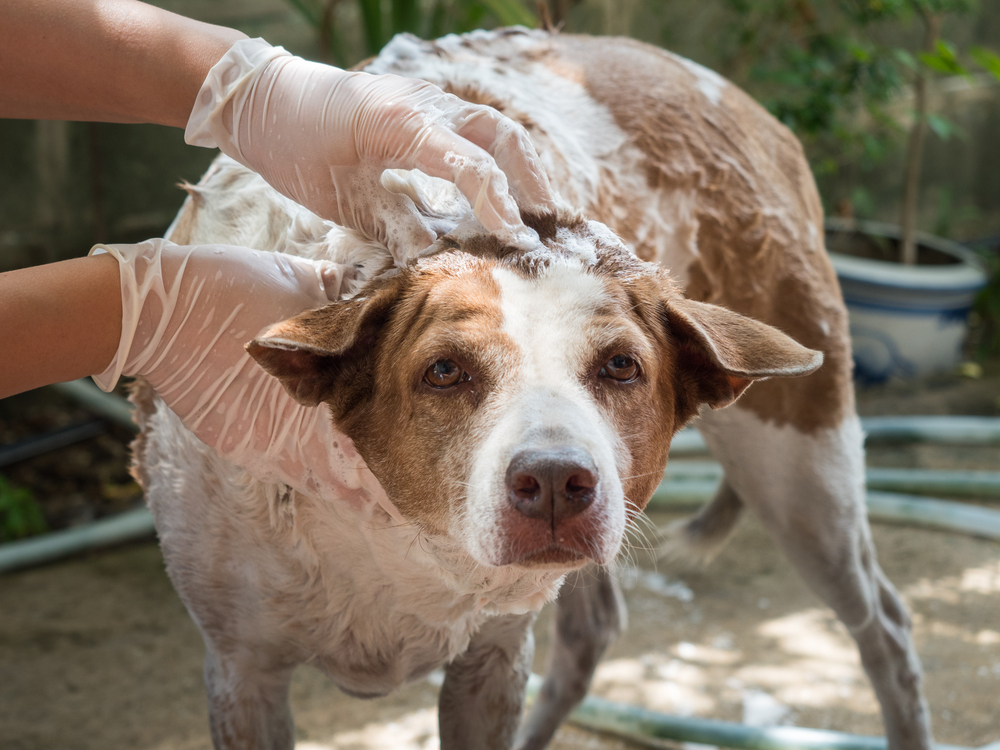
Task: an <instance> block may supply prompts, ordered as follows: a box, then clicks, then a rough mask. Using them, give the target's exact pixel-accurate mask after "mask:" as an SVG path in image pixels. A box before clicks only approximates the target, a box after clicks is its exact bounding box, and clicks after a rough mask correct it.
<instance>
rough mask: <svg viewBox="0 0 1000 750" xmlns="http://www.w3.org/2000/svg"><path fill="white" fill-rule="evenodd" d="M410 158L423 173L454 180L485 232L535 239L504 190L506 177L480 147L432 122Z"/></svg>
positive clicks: (515, 241)
mask: <svg viewBox="0 0 1000 750" xmlns="http://www.w3.org/2000/svg"><path fill="white" fill-rule="evenodd" d="M413 160H414V162H415V164H414V166H416V167H417V168H418V169H420V170H421V171H422V172H423V173H424V174H428V175H430V176H431V177H440V178H442V179H445V180H449V181H451V182H453V183H455V185H456V186H457V187H458V189H459V190H460V191H461V192H462V195H464V196H465V197H466V199H467V200H468V201H469V204H470V205H471V206H472V212H473V214H475V216H476V218H477V219H479V222H480V223H481V224H482V225H483V226H484V227H485V228H486V230H487V231H488V232H490V233H492V234H495V235H497V236H498V237H500V238H501V239H502V240H504V241H505V242H508V243H511V244H522V243H531V242H532V241H537V236H536V235H535V234H534V232H532V231H531V230H530V229H528V228H527V227H525V226H524V224H523V222H522V221H521V212H520V211H519V210H518V207H517V203H515V202H514V198H513V196H511V194H510V192H509V191H508V189H507V176H506V175H505V174H504V173H503V172H502V171H501V169H500V167H498V166H497V163H496V161H494V159H493V157H492V156H490V155H489V153H487V152H486V151H485V150H483V149H482V148H480V147H479V146H477V145H475V144H474V143H472V142H470V141H468V140H466V139H465V138H463V137H462V136H460V135H458V134H457V133H454V132H453V131H451V130H448V129H447V128H444V127H442V126H439V125H431V126H429V127H428V129H427V131H426V133H425V137H424V138H423V140H422V141H421V143H420V145H419V146H418V148H417V149H416V151H415V152H414V154H413Z"/></svg>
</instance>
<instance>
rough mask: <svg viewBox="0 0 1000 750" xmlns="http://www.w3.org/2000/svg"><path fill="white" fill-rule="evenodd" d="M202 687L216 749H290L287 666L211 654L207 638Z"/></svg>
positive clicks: (252, 656) (249, 655) (246, 655)
mask: <svg viewBox="0 0 1000 750" xmlns="http://www.w3.org/2000/svg"><path fill="white" fill-rule="evenodd" d="M206 646H207V647H208V653H207V654H206V656H205V687H206V688H207V689H208V714H209V717H208V718H209V724H210V726H211V729H212V745H213V746H214V747H215V750H292V748H293V747H294V746H295V723H294V721H293V720H292V712H291V709H290V708H289V705H288V686H289V683H290V682H291V678H292V667H291V666H289V665H287V664H284V663H280V662H279V663H275V660H273V659H267V658H266V657H265V655H264V654H263V653H261V652H254V651H253V650H252V649H247V650H244V651H242V652H241V653H231V652H222V651H216V650H215V649H214V648H213V646H212V644H211V643H209V642H208V641H207V640H206Z"/></svg>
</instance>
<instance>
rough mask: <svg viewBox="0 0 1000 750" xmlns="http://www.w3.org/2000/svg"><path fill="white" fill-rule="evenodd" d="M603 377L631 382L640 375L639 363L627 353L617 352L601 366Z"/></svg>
mask: <svg viewBox="0 0 1000 750" xmlns="http://www.w3.org/2000/svg"><path fill="white" fill-rule="evenodd" d="M601 377H602V378H611V379H612V380H617V381H618V382H619V383H631V382H632V381H633V380H635V379H636V378H637V377H639V363H638V362H636V361H635V360H634V359H632V358H631V357H630V356H628V355H627V354H616V355H615V356H613V357H612V358H611V359H609V360H608V361H607V362H606V363H605V364H604V367H602V368H601Z"/></svg>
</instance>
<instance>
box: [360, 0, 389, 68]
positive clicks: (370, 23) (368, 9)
mask: <svg viewBox="0 0 1000 750" xmlns="http://www.w3.org/2000/svg"><path fill="white" fill-rule="evenodd" d="M358 5H359V6H361V20H362V25H363V26H364V27H365V42H366V43H367V46H368V54H369V55H376V54H378V51H379V50H380V49H382V47H383V46H384V45H385V43H386V42H387V41H388V40H387V39H386V38H385V37H383V36H382V3H380V2H379V0H358Z"/></svg>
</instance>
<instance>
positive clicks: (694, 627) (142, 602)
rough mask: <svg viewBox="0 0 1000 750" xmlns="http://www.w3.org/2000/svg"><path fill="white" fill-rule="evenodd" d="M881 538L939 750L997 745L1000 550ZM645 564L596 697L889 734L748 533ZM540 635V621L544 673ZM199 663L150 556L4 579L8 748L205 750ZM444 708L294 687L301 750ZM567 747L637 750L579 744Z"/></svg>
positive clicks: (412, 736) (813, 611)
mask: <svg viewBox="0 0 1000 750" xmlns="http://www.w3.org/2000/svg"><path fill="white" fill-rule="evenodd" d="M972 386H974V388H975V389H978V390H977V391H976V393H977V395H976V396H975V398H973V399H972V401H971V402H969V403H970V404H972V405H967V404H966V405H963V404H965V402H963V401H962V399H964V398H966V397H967V391H968V390H969V387H970V386H963V385H962V384H961V383H959V384H958V385H957V386H956V385H955V383H951V384H950V385H948V384H944V385H939V386H935V387H934V388H930V389H928V388H924V389H923V390H922V391H920V392H908V391H906V390H905V389H904V390H903V391H901V392H900V391H899V390H898V389H897V390H895V391H894V390H892V389H888V390H882V391H877V392H872V393H871V394H869V395H868V396H867V397H866V399H867V400H866V401H865V403H863V409H865V410H867V411H879V412H882V413H886V412H890V413H891V412H899V411H913V410H920V411H925V412H935V411H938V412H939V411H940V410H942V409H946V410H953V411H966V412H968V411H975V410H977V409H979V410H982V409H986V408H987V407H988V406H989V404H990V403H992V401H991V399H995V398H996V395H997V394H998V393H1000V388H997V387H996V386H997V383H996V382H993V383H992V385H991V384H990V382H987V383H985V385H984V384H983V383H982V382H980V383H974V384H972ZM928 394H929V395H928ZM961 394H966V395H961ZM976 404H978V406H976ZM984 404H986V406H984ZM870 460H871V461H872V462H873V463H877V464H881V465H899V466H905V465H921V466H933V467H949V466H968V467H970V468H976V467H978V468H993V469H997V468H998V467H1000V453H998V452H997V451H996V450H993V449H991V450H986V449H949V450H945V449H941V448H929V447H926V446H924V447H910V448H883V449H873V450H872V451H870ZM671 518H672V517H671V516H666V515H663V514H654V515H653V517H652V521H653V523H654V524H655V525H662V524H665V523H667V522H668V521H669V520H671ZM875 538H876V543H877V546H878V549H879V554H880V559H881V561H882V564H883V567H884V568H885V569H886V571H887V573H888V574H889V576H890V577H891V578H892V579H893V580H894V581H895V582H896V584H897V586H898V587H899V588H900V590H901V591H902V593H903V595H904V596H905V598H906V599H907V601H908V602H909V604H910V606H911V608H912V609H913V613H914V620H915V634H916V640H917V646H918V649H919V651H920V653H921V656H922V658H923V662H924V666H925V670H926V674H927V693H928V697H929V700H930V704H931V707H932V711H933V717H934V722H935V727H936V732H937V736H938V739H939V740H940V741H943V742H948V743H954V744H958V745H965V746H970V747H976V746H980V745H983V744H986V743H987V742H989V741H997V740H1000V718H998V717H1000V617H998V603H1000V544H997V543H995V542H989V541H983V540H978V539H973V538H970V537H966V536H960V535H955V534H949V533H942V532H934V531H923V530H915V529H909V528H902V527H889V526H877V527H876V528H875ZM633 556H634V559H635V560H636V562H637V563H638V565H637V567H634V568H624V569H623V570H622V571H621V573H620V575H621V578H622V581H623V582H624V583H625V584H626V586H627V587H628V591H627V597H628V602H629V607H630V610H631V626H630V629H629V631H628V633H627V635H626V636H625V637H624V638H623V639H622V641H621V642H620V643H618V644H617V645H616V646H615V647H614V649H613V650H612V652H611V653H610V655H609V657H608V659H607V660H606V661H605V663H604V664H603V665H602V666H601V668H600V671H599V673H598V677H597V681H596V684H595V689H594V692H595V693H596V694H598V695H601V696H605V697H608V698H611V699H614V700H620V701H627V702H629V703H634V704H637V705H643V706H646V707H649V708H652V709H656V710H662V711H668V712H672V713H679V714H693V715H698V716H710V717H717V718H721V719H726V720H734V721H741V720H746V721H751V722H753V721H758V722H760V721H782V722H787V723H794V724H796V725H799V726H812V727H829V728H835V729H840V730H845V731H852V732H859V733H868V734H876V733H879V732H880V731H881V729H880V723H879V719H878V715H877V706H876V703H875V700H874V698H873V696H872V693H871V691H870V689H869V687H868V685H867V682H866V681H865V679H864V677H863V675H862V672H861V669H860V666H859V664H858V658H857V655H856V652H855V651H854V648H853V645H852V643H851V641H850V639H849V637H848V635H847V633H846V631H845V630H844V628H843V627H841V626H840V625H839V624H838V623H837V622H836V621H835V620H834V619H833V618H832V616H831V615H830V614H829V612H828V611H827V610H826V609H824V608H823V607H822V606H820V605H819V604H818V603H817V602H816V600H815V599H814V598H813V597H812V596H811V595H810V594H809V592H808V591H806V590H805V588H804V586H803V585H802V584H801V583H800V582H799V581H798V579H797V578H796V577H795V575H794V574H793V573H792V572H791V570H790V569H789V567H788V566H787V565H786V564H785V562H784V560H783V559H782V558H781V557H780V555H779V554H778V553H777V552H776V551H775V550H774V547H773V545H772V544H771V543H770V541H769V540H768V539H767V537H766V536H765V535H764V534H763V532H762V531H761V530H760V528H759V527H758V526H757V525H756V523H755V522H753V520H752V519H750V520H748V521H747V522H745V523H744V524H743V526H742V527H741V529H740V530H739V532H738V533H737V535H736V537H735V538H734V540H733V542H732V543H731V544H730V545H729V546H728V547H727V548H726V550H725V551H724V552H723V554H722V555H721V556H720V557H719V558H718V559H717V560H716V561H715V562H714V563H713V564H712V565H711V566H710V567H708V568H707V569H704V570H702V569H691V568H684V567H668V566H665V565H663V564H660V565H656V564H655V563H654V562H653V561H652V560H651V559H649V558H648V556H647V555H645V553H643V552H642V551H641V550H636V551H635V553H634V555H633ZM545 632H546V631H545V616H544V615H543V618H542V621H541V622H540V623H539V630H538V635H539V645H540V648H539V660H538V662H537V665H536V667H537V668H538V669H540V668H541V665H542V663H543V661H542V658H543V656H544V648H545V641H546V638H545ZM202 655H203V651H202V644H201V639H200V637H199V635H198V632H197V630H196V628H195V627H194V625H193V624H192V623H191V621H190V619H189V618H188V616H187V614H186V612H185V611H184V608H183V606H182V604H181V603H180V601H179V600H178V599H177V597H176V595H175V594H174V592H173V590H172V589H171V587H170V583H169V581H168V580H167V578H166V576H165V575H164V573H163V561H162V559H161V557H160V553H159V550H158V549H157V547H156V546H155V544H153V543H146V544H140V545H133V546H129V547H124V548H119V549H117V550H112V551H108V552H104V553H101V554H96V555H92V556H89V557H85V558H78V559H75V560H71V561H67V562H63V563H59V564H56V565H51V566H48V567H45V568H42V569H37V570H32V571H27V572H23V573H19V574H15V575H7V576H2V577H0V747H2V748H5V749H9V750H28V749H31V750H35V749H39V750H41V749H43V748H44V749H46V750H47V749H49V748H59V749H60V750H77V749H80V750H83V749H84V748H87V749H90V748H93V749H94V750H97V749H98V748H99V749H100V750H115V749H117V748H128V749H130V750H207V749H208V748H210V742H209V739H208V731H207V720H206V710H205V702H204V691H203V687H202V683H201V660H202ZM436 692H437V691H436V687H435V686H434V685H433V684H432V683H431V682H424V683H421V684H419V685H416V686H413V687H411V688H409V689H407V690H404V691H401V692H399V693H397V694H395V695H393V696H391V697H389V698H386V699H381V700H376V701H360V700H355V699H351V698H348V697H346V696H343V695H342V694H340V693H339V692H338V691H337V690H336V689H335V688H334V687H332V686H331V685H330V684H329V683H328V682H327V681H326V680H325V679H324V678H323V677H322V675H320V674H318V673H317V672H315V671H312V670H309V669H301V670H299V672H298V673H297V674H296V677H295V682H294V685H293V689H292V701H293V708H294V711H295V716H296V725H297V732H298V739H299V743H298V747H299V750H348V749H350V750H362V749H364V750H368V749H371V750H376V749H379V750H381V749H382V748H402V749H404V750H409V749H411V748H412V749H414V750H417V749H419V750H428V749H430V748H434V747H436V733H435V713H434V704H435V700H436ZM554 747H555V748H557V750H570V749H571V748H572V750H581V749H583V748H594V749H595V750H597V749H600V750H611V749H612V748H619V749H621V748H628V747H633V746H632V745H628V744H626V743H623V742H621V741H619V740H616V739H613V738H608V737H602V736H599V735H596V734H591V733H587V732H583V731H580V730H577V729H572V728H570V729H565V730H563V731H562V732H561V733H560V736H559V738H558V740H557V742H556V743H555V744H554Z"/></svg>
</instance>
